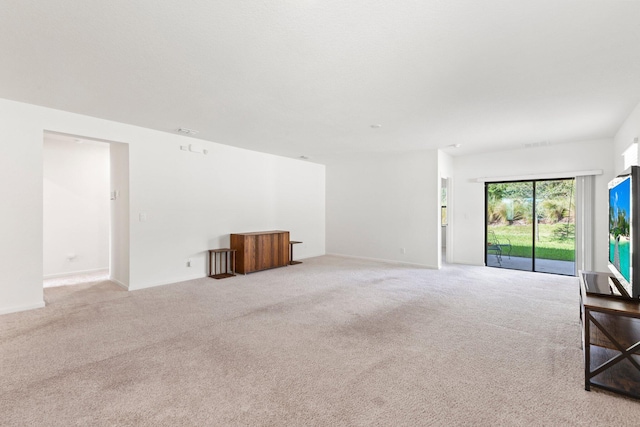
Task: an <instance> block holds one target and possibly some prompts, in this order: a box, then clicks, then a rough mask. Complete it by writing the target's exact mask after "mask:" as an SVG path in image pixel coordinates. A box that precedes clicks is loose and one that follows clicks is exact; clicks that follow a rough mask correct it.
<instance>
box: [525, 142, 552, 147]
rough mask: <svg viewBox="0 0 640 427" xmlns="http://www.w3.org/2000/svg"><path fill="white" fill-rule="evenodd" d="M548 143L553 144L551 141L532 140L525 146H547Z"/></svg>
mask: <svg viewBox="0 0 640 427" xmlns="http://www.w3.org/2000/svg"><path fill="white" fill-rule="evenodd" d="M547 145H551V143H550V142H549V141H540V142H532V143H530V144H524V148H536V147H546V146H547Z"/></svg>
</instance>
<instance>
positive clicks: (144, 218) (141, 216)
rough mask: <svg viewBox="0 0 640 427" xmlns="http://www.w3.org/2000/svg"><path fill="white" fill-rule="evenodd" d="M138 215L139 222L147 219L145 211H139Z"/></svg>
mask: <svg viewBox="0 0 640 427" xmlns="http://www.w3.org/2000/svg"><path fill="white" fill-rule="evenodd" d="M138 217H139V218H140V222H145V221H146V220H147V214H146V213H141V214H140V215H139V216H138Z"/></svg>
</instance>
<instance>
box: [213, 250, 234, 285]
mask: <svg viewBox="0 0 640 427" xmlns="http://www.w3.org/2000/svg"><path fill="white" fill-rule="evenodd" d="M235 275H236V250H235V249H229V248H223V249H209V277H212V278H214V279H226V278H227V277H233V276H235Z"/></svg>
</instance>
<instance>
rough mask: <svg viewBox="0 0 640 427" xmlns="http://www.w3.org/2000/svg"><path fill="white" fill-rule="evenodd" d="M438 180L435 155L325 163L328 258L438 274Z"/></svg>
mask: <svg viewBox="0 0 640 427" xmlns="http://www.w3.org/2000/svg"><path fill="white" fill-rule="evenodd" d="M439 179H440V178H439V177H438V154H437V151H435V150H433V151H422V152H411V153H358V154H357V155H344V156H341V158H336V159H331V160H329V161H328V162H327V252H328V253H332V254H337V255H344V256H352V257H361V258H370V259H378V260H385V261H393V262H401V263H407V264H416V265H421V266H425V267H429V268H437V267H438V258H439V253H440V249H439V247H438V237H437V236H438V234H439V233H440V224H439V222H438V220H439V205H440V194H439V193H438V189H439V187H440V184H439ZM402 249H404V253H403V251H402Z"/></svg>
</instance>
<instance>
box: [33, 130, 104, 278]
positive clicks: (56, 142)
mask: <svg viewBox="0 0 640 427" xmlns="http://www.w3.org/2000/svg"><path fill="white" fill-rule="evenodd" d="M43 185H44V188H43V191H44V198H43V204H44V206H43V212H44V218H43V235H44V238H43V245H44V248H43V261H44V266H43V274H44V277H55V276H60V275H68V274H74V273H82V272H88V271H95V270H103V269H107V268H109V146H108V144H105V143H99V142H91V141H85V142H84V143H81V144H79V143H76V142H75V141H72V140H60V139H56V138H54V137H47V135H45V138H44V146H43Z"/></svg>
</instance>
